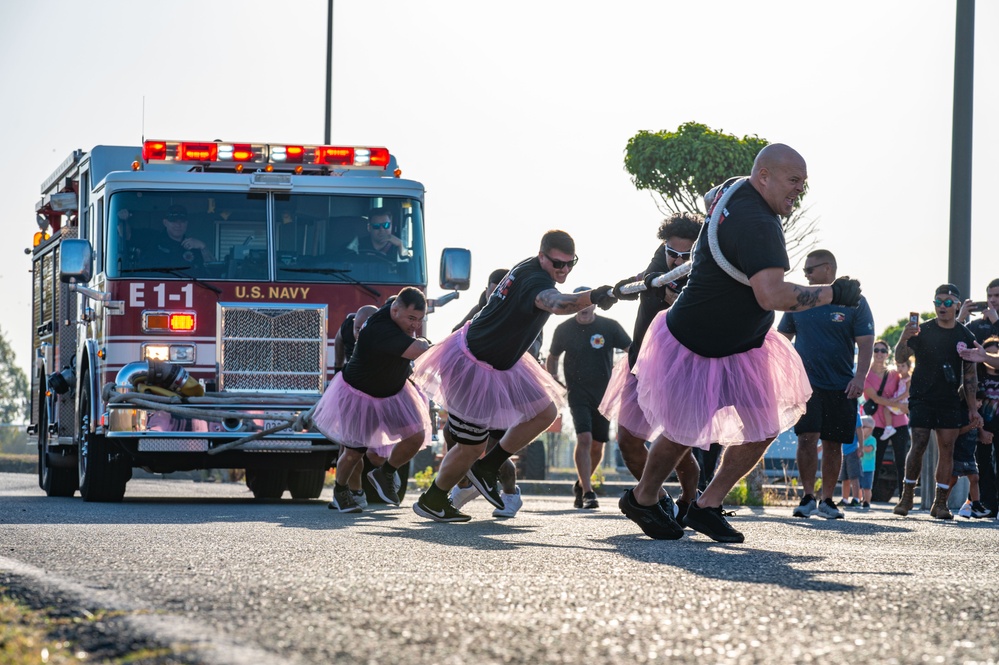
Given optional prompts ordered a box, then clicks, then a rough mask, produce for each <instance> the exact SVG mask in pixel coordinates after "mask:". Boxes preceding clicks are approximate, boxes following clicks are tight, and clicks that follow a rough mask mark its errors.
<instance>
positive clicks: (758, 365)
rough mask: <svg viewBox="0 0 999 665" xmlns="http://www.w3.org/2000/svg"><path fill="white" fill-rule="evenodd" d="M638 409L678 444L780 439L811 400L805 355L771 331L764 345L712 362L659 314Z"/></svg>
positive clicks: (638, 367)
mask: <svg viewBox="0 0 999 665" xmlns="http://www.w3.org/2000/svg"><path fill="white" fill-rule="evenodd" d="M635 373H636V374H637V376H638V403H639V404H640V405H641V407H642V411H643V412H644V413H645V416H646V418H648V420H649V423H650V424H651V425H652V427H653V428H656V429H661V430H662V433H663V434H664V435H665V436H666V438H668V439H669V440H671V441H675V442H677V443H681V444H683V445H685V446H696V447H698V448H704V449H707V448H708V446H710V445H711V444H712V443H720V444H722V445H736V444H741V443H747V442H753V441H765V440H766V439H770V438H773V437H775V436H777V435H778V434H780V433H781V432H783V431H784V430H786V429H787V428H789V427H791V426H792V425H794V424H795V423H796V422H798V419H799V418H800V417H801V416H802V415H803V414H804V413H805V403H806V402H807V401H808V398H809V397H810V396H811V394H812V388H811V386H810V385H809V383H808V376H807V375H806V374H805V368H804V366H803V365H802V364H801V358H800V357H799V356H798V352H797V351H795V350H794V347H793V346H791V343H790V342H788V341H787V339H786V338H785V337H784V336H783V335H781V334H780V333H777V332H775V331H773V330H769V331H767V336H766V340H765V341H764V343H763V346H762V347H760V348H758V349H751V350H749V351H746V352H744V353H737V354H735V355H731V356H726V357H724V358H705V357H704V356H699V355H697V354H696V353H694V352H692V351H690V350H689V349H687V347H685V346H683V345H682V344H680V342H678V341H677V340H676V338H674V337H673V335H672V333H670V330H669V326H668V325H667V324H666V312H660V313H659V314H658V315H657V316H656V318H655V320H653V322H652V325H651V326H650V327H649V332H648V334H647V335H646V337H645V342H644V344H643V345H642V350H641V351H640V352H639V354H638V361H637V362H636V363H635Z"/></svg>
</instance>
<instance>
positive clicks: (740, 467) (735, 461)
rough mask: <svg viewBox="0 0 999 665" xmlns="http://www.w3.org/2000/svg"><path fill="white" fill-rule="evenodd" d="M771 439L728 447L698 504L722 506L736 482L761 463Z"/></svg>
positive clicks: (704, 506)
mask: <svg viewBox="0 0 999 665" xmlns="http://www.w3.org/2000/svg"><path fill="white" fill-rule="evenodd" d="M771 441H773V439H767V440H766V441H755V442H753V443H743V444H740V445H736V446H728V447H726V448H725V451H724V452H723V453H722V458H721V462H719V464H718V469H717V470H716V471H715V476H714V478H712V479H711V482H710V483H708V486H707V487H706V488H704V492H702V493H701V496H700V497H699V498H698V499H697V502H696V503H697V505H698V506H700V507H702V508H709V507H710V508H717V507H718V506H721V505H722V503H724V501H725V497H726V496H728V493H729V492H731V491H732V488H733V487H735V485H736V483H738V482H739V481H740V480H742V479H743V478H744V477H745V476H746V474H748V473H749V472H750V471H752V470H753V467H755V466H756V465H757V463H759V461H760V459H761V458H762V457H763V453H765V452H766V451H767V447H768V446H770V442H771Z"/></svg>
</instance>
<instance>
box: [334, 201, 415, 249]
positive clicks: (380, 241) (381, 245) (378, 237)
mask: <svg viewBox="0 0 999 665" xmlns="http://www.w3.org/2000/svg"><path fill="white" fill-rule="evenodd" d="M348 249H351V250H353V251H355V252H357V253H358V254H360V255H361V256H376V257H382V258H386V259H398V258H399V257H400V256H405V255H406V250H405V247H404V245H403V242H402V238H400V237H398V236H397V235H395V234H394V233H393V232H392V213H390V212H389V211H388V209H387V208H374V209H372V210H371V211H369V212H368V235H367V236H366V237H365V236H361V237H359V238H355V239H354V241H353V242H351V243H350V245H348Z"/></svg>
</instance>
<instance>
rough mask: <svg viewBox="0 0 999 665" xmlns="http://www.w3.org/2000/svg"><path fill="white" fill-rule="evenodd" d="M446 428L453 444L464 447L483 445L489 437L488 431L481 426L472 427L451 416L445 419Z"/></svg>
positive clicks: (470, 424)
mask: <svg viewBox="0 0 999 665" xmlns="http://www.w3.org/2000/svg"><path fill="white" fill-rule="evenodd" d="M447 428H448V431H450V432H451V438H452V439H453V440H454V442H455V443H460V444H462V445H466V446H477V445H479V444H482V443H485V442H486V438H488V436H489V429H488V428H486V427H482V426H481V425H473V424H472V423H468V422H465V421H464V420H462V419H460V418H456V417H454V416H452V415H451V414H448V417H447Z"/></svg>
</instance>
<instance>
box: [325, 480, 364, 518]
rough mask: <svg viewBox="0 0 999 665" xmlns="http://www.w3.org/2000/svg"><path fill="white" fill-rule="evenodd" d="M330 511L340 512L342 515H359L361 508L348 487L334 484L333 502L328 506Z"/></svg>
mask: <svg viewBox="0 0 999 665" xmlns="http://www.w3.org/2000/svg"><path fill="white" fill-rule="evenodd" d="M326 507H327V508H329V509H330V510H339V511H340V512H341V513H359V512H361V507H360V506H359V505H357V502H356V501H354V495H353V494H351V492H350V488H349V487H347V486H346V485H338V484H336V483H334V484H333V500H332V501H330V503H329V505H327V506H326Z"/></svg>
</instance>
